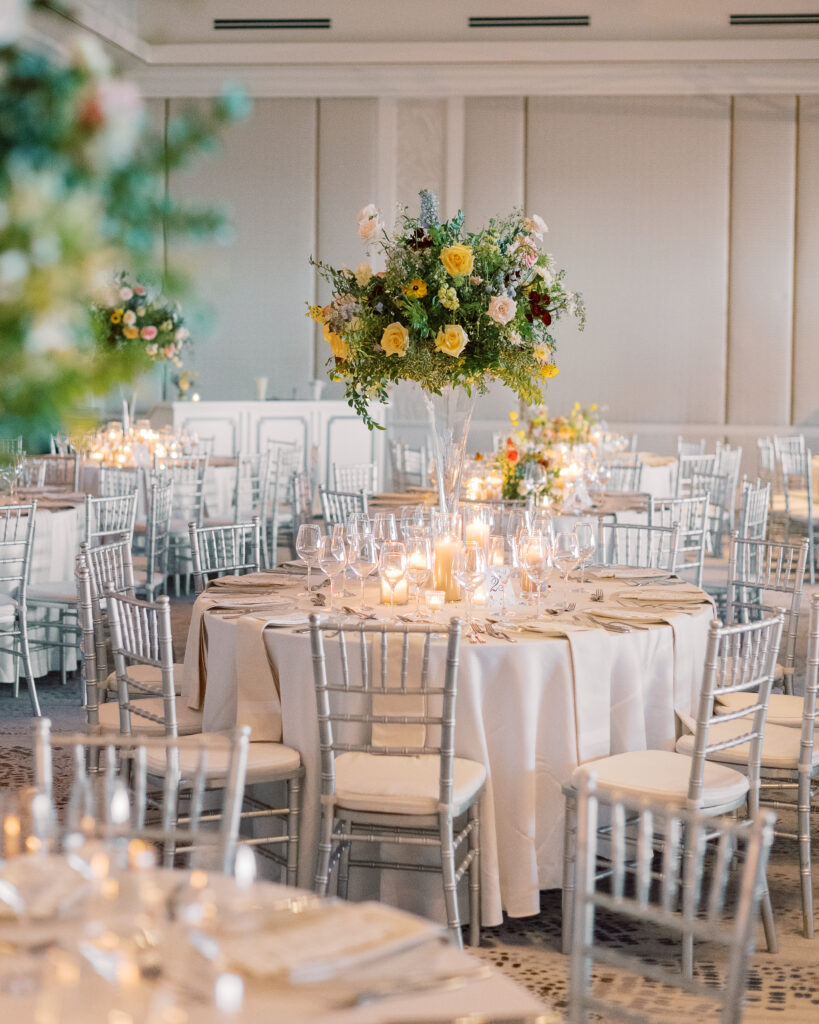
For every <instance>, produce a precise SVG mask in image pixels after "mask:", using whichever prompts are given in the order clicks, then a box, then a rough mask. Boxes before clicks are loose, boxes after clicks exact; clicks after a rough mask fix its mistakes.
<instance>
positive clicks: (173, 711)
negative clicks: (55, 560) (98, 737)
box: [101, 589, 304, 885]
mask: <svg viewBox="0 0 819 1024" xmlns="http://www.w3.org/2000/svg"><path fill="white" fill-rule="evenodd" d="M107 603H108V613H109V619H110V624H111V646H112V649H113V653H114V661H115V664H116V675H117V685H118V687H119V712H120V723H121V728H122V731H123V732H125V733H126V734H127V733H130V732H135V731H137V730H140V731H141V730H144V729H150V728H151V727H152V726H151V723H153V728H154V729H155V730H156V731H164V733H165V735H167V736H176V735H177V734H178V733H181V732H182V731H183V729H186V728H188V724H186V723H189V725H190V726H192V725H193V724H195V723H196V722H197V721H198V722H199V728H200V730H201V717H198V713H197V712H194V711H192V710H191V709H190V708H188V707H187V706H186V705H185V703H184V702H183V701H182V700H181V699H179V698H178V697H177V696H175V694H174V668H175V666H174V664H173V651H172V649H171V642H170V632H171V625H170V610H169V604H168V599H167V598H166V597H160V598H159V599H158V600H157V601H156V602H155V603H153V604H152V603H150V602H145V601H138V600H136V599H134V598H131V597H129V596H127V595H116V594H114V593H113V592H112V591H111V590H110V589H109V591H108V595H107ZM154 618H155V621H154V622H153V625H152V620H153V619H154ZM140 666H147V667H148V668H150V669H154V671H156V669H157V668H159V670H160V684H159V688H157V687H156V686H153V687H152V686H151V684H150V683H146V681H145V677H144V676H138V675H137V671H136V670H137V669H138V668H139V667H140ZM132 692H133V693H141V694H144V695H145V696H146V697H148V699H149V700H150V699H151V696H150V695H151V694H153V706H152V707H150V708H148V707H143V706H142V701H141V700H139V699H132V696H131V695H132ZM146 703H147V702H146ZM101 710H102V709H101ZM134 716H136V718H137V719H138V721H137V722H136V723H133V722H132V718H133V717H134ZM202 735H204V736H208V737H210V741H209V742H210V744H211V745H212V746H213V748H214V749H213V751H212V754H211V757H210V760H209V763H208V767H207V771H206V777H207V783H208V787H209V788H220V787H221V785H223V783H224V779H225V777H226V771H227V767H226V761H225V756H224V755H225V751H224V749H221V752H220V747H219V744H220V742H221V741H220V735H221V734H216V733H207V732H206V733H202ZM247 765H248V768H247V784H248V785H249V786H251V785H257V784H265V785H267V784H270V783H279V782H281V783H284V784H285V787H286V791H287V804H286V806H285V807H270V806H268V805H266V804H263V803H261V802H260V801H258V800H256V799H255V798H253V799H252V800H251V798H250V797H248V798H247V799H248V800H250V807H249V809H248V810H247V811H243V813H242V818H243V820H247V821H248V822H249V823H251V824H252V823H254V822H259V823H261V822H262V820H263V819H271V818H273V819H276V820H278V821H280V822H282V823H283V824H284V826H285V828H284V831H283V832H282V834H280V835H272V836H259V835H254V836H253V837H251V838H243V839H242V842H243V843H247V844H248V845H257V846H258V845H264V846H266V847H268V853H269V855H270V856H271V858H272V859H273V860H275V861H276V862H277V863H279V864H281V865H282V866H283V867H284V868H285V869H286V877H287V882H288V884H290V885H295V883H296V868H297V864H298V843H299V819H300V811H301V778H302V776H303V774H304V769H303V768H302V764H301V758H300V756H299V754H298V751H296V750H293V749H292V748H291V747H287V746H285V745H284V744H283V743H276V742H272V741H261V742H253V743H251V744H250V748H249V751H248V759H247ZM181 768H182V771H183V773H184V772H186V771H187V768H188V763H187V761H186V757H185V756H184V755H183V756H182V758H181ZM282 845H284V846H285V848H286V853H285V855H284V856H280V855H279V854H278V852H277V849H276V848H278V847H279V846H282Z"/></svg>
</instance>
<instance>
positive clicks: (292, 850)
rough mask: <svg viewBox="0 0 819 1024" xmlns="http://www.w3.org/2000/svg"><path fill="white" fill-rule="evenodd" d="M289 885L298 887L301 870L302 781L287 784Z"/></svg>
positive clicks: (295, 779) (294, 780) (296, 780)
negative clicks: (299, 871)
mask: <svg viewBox="0 0 819 1024" xmlns="http://www.w3.org/2000/svg"><path fill="white" fill-rule="evenodd" d="M287 806H288V808H289V810H290V813H289V814H288V815H287V834H288V836H289V839H288V840H287V884H288V885H296V884H297V881H298V870H299V828H300V827H301V779H300V778H299V777H298V776H297V777H296V778H294V779H291V780H290V781H289V782H288V783H287Z"/></svg>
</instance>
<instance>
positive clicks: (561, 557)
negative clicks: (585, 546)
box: [554, 530, 580, 607]
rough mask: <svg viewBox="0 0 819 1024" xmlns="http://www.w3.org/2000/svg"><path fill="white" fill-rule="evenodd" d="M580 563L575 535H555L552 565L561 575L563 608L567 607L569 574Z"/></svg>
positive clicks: (560, 533) (563, 532)
mask: <svg viewBox="0 0 819 1024" xmlns="http://www.w3.org/2000/svg"><path fill="white" fill-rule="evenodd" d="M579 562H580V550H579V547H578V544H577V534H576V533H568V532H567V531H565V530H561V531H560V532H559V533H556V534H555V545H554V564H555V566H556V568H557V569H558V570H559V571H560V572H561V573H562V575H563V595H564V601H563V603H564V607H565V606H567V605H568V595H569V573H570V572H571V571H572V569H576V568H577V566H578V563H579Z"/></svg>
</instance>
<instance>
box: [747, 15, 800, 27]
mask: <svg viewBox="0 0 819 1024" xmlns="http://www.w3.org/2000/svg"><path fill="white" fill-rule="evenodd" d="M731 24H732V25H746V26H747V25H819V14H732V15H731Z"/></svg>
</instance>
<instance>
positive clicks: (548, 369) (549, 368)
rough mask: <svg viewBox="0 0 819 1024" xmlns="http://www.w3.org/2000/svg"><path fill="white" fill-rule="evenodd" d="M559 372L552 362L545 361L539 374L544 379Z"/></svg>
mask: <svg viewBox="0 0 819 1024" xmlns="http://www.w3.org/2000/svg"><path fill="white" fill-rule="evenodd" d="M559 373H560V370H558V368H557V367H556V366H555V364H554V363H547V364H546V365H545V366H544V367H543V368H542V369H541V371H540V376H541V377H544V378H545V379H547V380H548V379H549V377H556V376H557V375H558V374H559Z"/></svg>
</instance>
